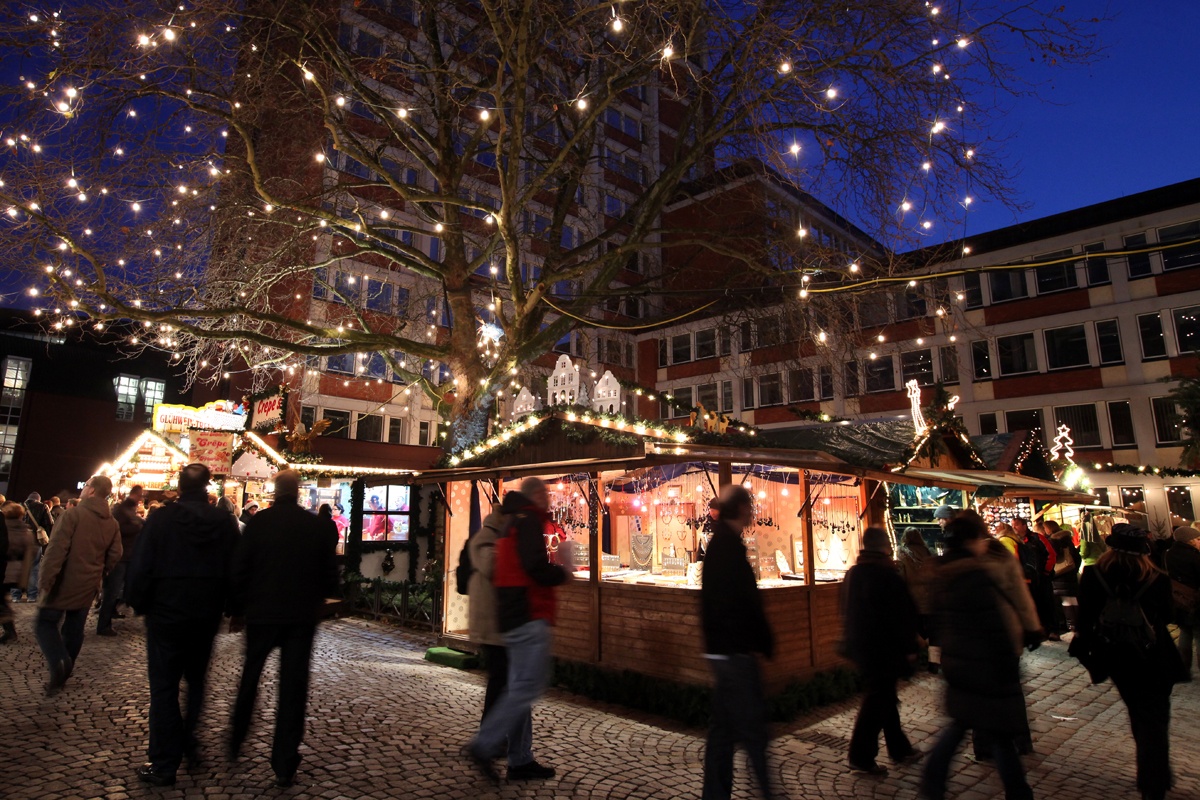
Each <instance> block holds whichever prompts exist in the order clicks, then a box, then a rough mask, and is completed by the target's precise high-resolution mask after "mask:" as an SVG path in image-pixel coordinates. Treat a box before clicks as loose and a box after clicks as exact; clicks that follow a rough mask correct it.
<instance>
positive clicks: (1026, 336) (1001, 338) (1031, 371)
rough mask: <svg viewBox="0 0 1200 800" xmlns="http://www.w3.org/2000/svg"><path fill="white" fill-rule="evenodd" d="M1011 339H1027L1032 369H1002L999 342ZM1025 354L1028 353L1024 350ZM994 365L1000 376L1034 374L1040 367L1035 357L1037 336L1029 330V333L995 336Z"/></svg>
mask: <svg viewBox="0 0 1200 800" xmlns="http://www.w3.org/2000/svg"><path fill="white" fill-rule="evenodd" d="M1013 339H1022V340H1026V339H1027V340H1028V342H1029V344H1030V346H1031V348H1032V351H1033V356H1032V362H1033V365H1032V369H1024V370H1019V371H1013V372H1008V371H1006V370H1005V369H1004V350H1003V349H1002V345H1001V342H1006V341H1011V340H1013ZM1011 352H1016V351H1015V350H1013V351H1011ZM1026 355H1028V352H1026ZM996 367H997V372H999V373H1000V377H1002V378H1008V377H1014V376H1017V375H1034V374H1036V373H1038V372H1039V371H1040V369H1039V367H1040V365H1039V364H1038V358H1037V337H1036V336H1034V335H1033V333H1031V332H1030V333H1014V334H1010V335H1009V336H997V337H996Z"/></svg>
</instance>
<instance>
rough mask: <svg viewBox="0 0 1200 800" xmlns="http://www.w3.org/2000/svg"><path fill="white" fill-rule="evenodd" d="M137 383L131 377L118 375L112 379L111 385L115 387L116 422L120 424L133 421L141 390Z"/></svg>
mask: <svg viewBox="0 0 1200 800" xmlns="http://www.w3.org/2000/svg"><path fill="white" fill-rule="evenodd" d="M138 383H139V381H138V379H137V378H135V377H134V376H133V375H118V376H117V377H115V378H113V385H114V386H116V387H117V420H118V421H120V422H132V421H133V417H134V414H135V413H136V411H137V401H138V394H139V389H140V388H141V387H140V386H139V385H138Z"/></svg>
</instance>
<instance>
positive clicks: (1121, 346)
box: [1095, 319, 1125, 367]
mask: <svg viewBox="0 0 1200 800" xmlns="http://www.w3.org/2000/svg"><path fill="white" fill-rule="evenodd" d="M1101 325H1104V326H1108V325H1112V326H1113V328H1114V330H1115V332H1116V338H1115V340H1114V341H1115V342H1116V345H1117V350H1118V352H1119V354H1120V355H1119V357H1118V358H1117V360H1116V361H1113V360H1111V359H1109V360H1105V356H1104V344H1103V343H1102V339H1106V338H1108V335H1107V334H1104V333H1101V331H1100V326H1101ZM1095 327H1096V358H1097V359H1098V360H1099V361H1100V366H1102V367H1109V366H1115V365H1117V364H1124V363H1125V343H1124V342H1122V341H1121V323H1120V321H1119V320H1115V319H1100V320H1096V323H1095Z"/></svg>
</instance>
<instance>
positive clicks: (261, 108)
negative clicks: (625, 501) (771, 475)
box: [0, 0, 1092, 447]
mask: <svg viewBox="0 0 1200 800" xmlns="http://www.w3.org/2000/svg"><path fill="white" fill-rule="evenodd" d="M958 6H960V7H961V6H965V7H964V8H961V9H960V8H954V9H951V8H945V9H943V8H939V6H938V5H937V4H936V3H929V2H917V1H916V0H838V1H837V2H833V1H832V0H817V1H816V2H807V3H797V2H773V1H772V0H765V1H764V2H757V3H718V2H700V1H699V0H663V1H656V2H620V3H615V4H610V3H600V4H589V3H563V2H542V1H540V0H529V2H524V3H518V2H507V1H504V2H501V1H499V0H355V2H353V3H337V2H330V1H329V0H246V1H245V2H229V0H194V2H183V3H174V2H163V3H161V4H160V3H155V2H134V3H133V4H130V3H126V2H121V3H118V2H114V1H113V0H81V2H78V3H72V4H69V6H67V7H65V8H64V9H63V10H61V11H57V12H46V11H40V10H38V8H37V6H35V5H30V6H27V7H22V8H18V7H16V6H11V5H10V8H9V12H8V15H7V17H6V18H4V19H3V22H2V23H0V48H2V52H3V53H4V57H5V61H6V63H7V64H8V65H10V66H14V65H18V64H19V65H20V66H18V67H16V68H17V70H18V71H19V72H21V73H22V75H21V82H20V85H19V86H15V87H13V86H6V87H3V111H2V116H0V118H2V119H3V120H4V138H5V140H6V144H7V146H6V148H5V149H4V151H3V156H0V172H2V178H3V186H2V187H0V203H2V204H3V205H2V206H0V213H2V212H5V211H6V212H7V214H6V215H5V216H3V217H2V218H3V219H4V220H5V222H6V223H7V225H6V228H7V230H6V231H5V236H6V240H5V244H6V245H7V246H6V247H5V248H4V252H5V258H6V262H7V263H6V267H7V268H8V269H9V270H10V271H13V272H20V273H23V274H24V275H25V276H26V277H25V284H26V287H27V290H28V291H29V292H30V293H36V294H38V295H40V297H41V298H42V300H41V301H40V305H39V308H40V309H41V310H42V311H43V313H45V314H46V315H47V318H48V320H49V324H51V325H54V326H69V325H88V326H95V327H98V328H102V327H103V326H105V325H107V324H111V323H112V321H118V320H119V321H127V322H129V321H131V322H132V323H133V324H135V325H137V326H140V330H141V334H140V335H131V336H130V337H129V342H130V346H135V347H139V346H142V347H144V346H150V347H156V348H160V349H162V350H163V351H164V352H167V353H170V354H171V355H170V356H169V357H170V358H173V359H174V360H176V361H177V362H178V363H180V364H181V365H183V367H184V368H185V369H186V370H188V374H189V376H190V377H191V378H192V379H193V380H216V379H219V378H220V376H222V375H224V374H226V373H228V372H230V371H234V370H238V371H242V370H250V371H252V372H253V373H254V374H256V375H258V376H260V378H259V380H260V381H261V382H265V381H266V380H268V379H269V380H278V377H279V375H280V373H279V372H278V370H283V374H284V375H285V376H287V375H288V374H293V373H295V372H296V371H297V370H298V369H303V368H304V365H305V363H306V360H307V362H308V363H310V364H311V363H316V364H319V363H320V362H319V361H316V362H313V359H322V358H327V357H329V356H338V355H340V354H349V353H375V354H379V355H378V356H375V358H379V357H382V358H384V359H385V360H386V361H388V362H389V363H390V365H391V367H392V369H393V370H395V371H396V373H397V374H399V375H402V376H405V377H407V379H408V380H409V381H410V382H411V383H414V384H417V383H419V384H420V385H421V386H422V388H423V390H424V391H425V392H426V393H428V394H429V395H430V396H431V397H433V398H435V400H436V401H437V402H439V403H446V404H447V407H448V408H449V409H450V411H449V414H450V416H451V419H452V421H453V422H454V423H455V425H454V426H452V429H451V430H452V434H451V441H452V445H451V446H452V447H459V446H462V445H464V444H466V443H469V442H470V441H472V440H473V439H476V438H478V437H479V436H480V435H481V434H482V433H483V428H482V424H483V421H484V420H485V419H486V415H487V409H488V408H489V407H490V406H491V404H492V403H493V402H494V400H495V393H496V391H498V390H500V389H501V388H502V387H504V386H505V385H506V384H507V383H508V382H509V381H510V380H511V379H512V377H511V376H513V375H519V374H520V371H521V370H522V368H523V367H524V366H525V365H527V364H528V363H529V362H530V361H531V360H532V359H534V358H536V357H537V356H538V355H540V354H542V353H544V352H546V351H547V350H549V349H550V348H551V347H552V346H553V344H554V343H555V342H556V341H557V340H559V339H560V338H561V337H562V336H563V334H564V333H566V332H568V331H569V330H570V329H572V328H573V327H575V326H578V325H581V324H586V322H587V321H589V320H604V321H607V322H608V323H610V324H618V325H619V324H627V325H630V326H633V325H640V324H648V323H649V322H652V321H653V320H654V318H655V314H659V315H664V316H665V315H667V313H668V310H667V306H664V305H663V303H662V302H661V301H660V300H658V299H656V298H655V296H654V292H655V291H657V290H660V289H662V288H663V287H665V286H666V285H667V282H668V281H669V279H670V276H671V275H672V271H673V270H678V269H686V265H685V264H682V263H679V262H678V260H676V261H675V262H673V260H672V248H692V249H693V250H694V249H695V248H701V249H704V250H706V251H709V252H711V253H714V254H718V255H720V256H721V257H723V258H726V259H728V260H729V263H730V265H731V269H729V270H727V272H726V274H727V275H731V276H733V278H732V280H734V281H736V280H746V279H745V278H744V275H745V274H746V273H745V271H744V268H753V269H756V270H758V274H760V275H764V276H767V277H761V278H754V279H753V280H756V281H762V282H767V283H770V284H771V285H779V286H784V287H791V288H794V285H795V284H796V283H797V282H798V281H799V280H800V278H799V277H798V276H799V272H798V271H797V270H796V269H795V268H796V267H797V266H798V265H800V264H801V263H802V262H803V258H801V257H798V256H797V257H796V259H795V261H794V263H792V264H791V266H790V267H789V266H788V265H787V263H786V262H788V254H792V255H796V254H797V253H798V252H800V251H799V248H801V247H803V246H804V244H805V243H804V240H803V239H801V238H799V237H798V236H797V235H796V234H797V231H796V229H795V226H794V225H792V226H785V227H786V229H785V230H782V231H777V232H775V233H771V232H770V231H769V230H768V229H767V228H763V229H762V230H755V231H747V230H738V231H722V230H720V229H713V228H712V227H709V226H706V227H705V229H703V230H697V229H687V227H686V226H679V225H675V224H673V223H672V222H671V215H669V214H665V213H664V211H665V209H668V208H669V207H672V206H671V204H675V203H678V202H679V201H680V199H681V197H685V196H686V195H687V191H688V187H689V186H690V185H692V182H694V181H698V180H700V181H702V180H703V179H704V178H705V176H711V175H713V174H714V171H715V170H717V169H718V168H720V167H722V166H724V165H729V164H734V163H737V162H741V161H743V160H746V159H752V160H754V161H756V162H760V163H763V164H765V165H767V166H768V167H769V168H770V169H772V170H773V171H774V173H775V174H776V175H777V176H780V177H781V179H783V180H786V181H791V182H794V183H795V184H796V185H797V186H799V187H800V188H802V189H804V190H805V191H808V192H811V193H813V194H815V195H817V196H821V197H823V198H825V199H826V200H827V201H828V202H831V203H833V204H834V205H836V206H838V207H840V208H842V209H854V210H855V211H856V213H857V216H858V218H859V219H860V220H866V221H867V222H865V223H864V225H866V226H867V227H868V228H869V232H870V233H872V234H874V235H876V236H880V237H885V238H886V239H887V240H889V241H894V240H895V237H896V236H897V235H898V234H900V233H903V232H904V231H908V232H913V231H914V230H915V231H916V233H920V229H919V226H918V227H916V228H914V222H913V220H915V219H922V218H923V219H926V220H928V219H931V218H933V217H935V216H940V218H941V219H942V220H945V219H948V218H949V216H950V215H952V213H953V212H954V211H955V210H956V209H957V210H959V211H961V208H960V207H959V206H960V204H961V203H962V202H963V193H964V191H968V189H967V187H968V186H969V187H970V188H969V191H972V192H975V193H991V194H993V195H997V196H1000V197H1003V196H1004V187H1005V171H1004V169H1003V165H1002V163H1001V162H1000V161H999V160H997V159H995V158H993V157H992V156H993V153H992V152H991V150H990V149H989V144H988V140H987V137H986V133H985V131H986V123H987V118H988V111H989V107H990V106H989V102H988V101H989V99H990V98H993V97H994V96H995V95H996V93H997V92H1003V91H1014V90H1021V89H1022V87H1021V86H1019V85H1016V84H1014V74H1015V73H1014V72H1013V71H1012V69H1013V66H1014V64H1016V63H1018V62H1024V61H1027V60H1028V59H1029V58H1030V57H1034V58H1040V59H1044V60H1046V61H1047V62H1056V63H1061V62H1064V61H1071V60H1077V59H1083V58H1086V57H1088V56H1089V55H1090V54H1091V52H1092V46H1091V42H1090V38H1089V36H1088V35H1086V34H1085V33H1084V32H1082V29H1081V28H1080V27H1078V26H1077V25H1076V23H1074V22H1071V21H1069V20H1066V19H1064V18H1062V17H1061V15H1060V13H1061V12H1059V11H1046V10H1043V9H1042V4H1036V3H1032V2H1031V3H1013V2H1008V0H996V2H993V3H988V2H968V3H965V4H958ZM627 112H631V113H627ZM968 122H969V123H970V124H969V125H968ZM922 164H924V165H925V168H924V169H922V168H921V165H922ZM902 201H903V202H904V203H905V204H907V205H910V206H915V209H916V211H919V212H921V213H922V214H923V216H921V217H916V216H913V215H907V216H906V215H905V214H903V213H901V212H900V211H898V208H899V206H900V203H901V202H902ZM793 222H794V221H793ZM771 235H773V236H776V238H777V239H778V241H779V243H781V244H780V247H781V248H782V250H780V249H779V248H776V247H775V246H774V245H763V244H762V242H763V240H764V236H771ZM730 236H733V237H734V238H732V239H731V238H729V237H730ZM752 240H753V241H757V242H758V243H759V244H758V245H756V246H750V247H748V246H745V245H746V242H747V241H752ZM768 251H769V252H768ZM635 257H644V263H645V264H646V265H647V268H646V269H643V270H642V271H641V275H640V276H638V277H635V276H633V275H632V274H631V273H629V272H628V271H627V267H628V266H629V265H630V259H631V258H635ZM781 262H783V266H784V267H785V268H784V269H783V270H782V271H780V270H779V269H778V267H779V266H780V264H781ZM826 267H827V268H828V267H829V265H828V264H827V265H826ZM838 268H841V269H844V268H845V265H840V266H839V267H838ZM368 273H369V274H370V275H373V276H376V277H375V278H367V280H366V282H367V284H368V285H367V286H366V287H364V286H363V285H362V281H360V282H359V283H353V282H352V281H353V278H354V276H355V275H356V274H357V275H366V274H368ZM379 275H383V276H385V278H384V279H381V278H379V277H378V276H379ZM389 281H390V283H389ZM631 284H634V285H637V291H638V292H640V293H642V294H643V295H645V296H646V298H647V300H648V302H647V304H646V305H647V310H648V316H649V317H650V319H649V320H647V321H643V322H636V321H633V320H629V319H626V318H624V317H622V316H621V314H620V313H619V312H620V310H621V309H620V306H619V305H618V302H617V301H620V299H621V298H622V297H624V296H626V295H627V294H629V292H630V289H629V288H628V287H629V285H631ZM674 285H678V283H677V282H676V284H674ZM372 286H375V287H377V289H378V292H377V294H374V295H373V294H371V288H372ZM384 286H390V287H391V288H389V289H388V290H387V297H386V298H381V297H380V296H379V295H380V294H381V293H382V292H383V287H384ZM694 288H695V292H694V294H693V295H686V293H677V295H675V296H673V297H674V299H673V301H672V304H671V305H670V308H669V314H670V316H678V315H679V314H680V313H684V314H686V312H687V311H688V310H694V309H697V308H701V307H704V306H705V304H706V303H709V302H711V301H712V299H713V296H712V295H711V294H709V292H711V291H712V290H714V289H718V290H719V289H720V288H722V287H721V286H714V285H706V286H704V287H694ZM789 290H790V289H789ZM314 296H316V297H318V298H321V299H325V300H327V301H329V302H325V303H313V302H312V298H313V297H314ZM614 298H615V301H614ZM481 330H482V331H485V332H486V334H487V335H481ZM431 361H434V362H441V363H446V364H448V365H449V366H450V369H451V371H452V374H453V376H454V380H453V382H452V383H447V384H444V385H437V382H436V381H430V380H424V379H422V374H421V373H422V369H421V367H422V365H427V364H429V363H430V362H431Z"/></svg>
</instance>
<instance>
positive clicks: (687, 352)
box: [671, 333, 692, 364]
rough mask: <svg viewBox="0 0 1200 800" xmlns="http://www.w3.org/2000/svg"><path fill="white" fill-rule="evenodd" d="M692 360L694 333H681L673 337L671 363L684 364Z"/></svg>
mask: <svg viewBox="0 0 1200 800" xmlns="http://www.w3.org/2000/svg"><path fill="white" fill-rule="evenodd" d="M691 360H692V335H691V334H690V333H681V334H679V335H677V336H672V337H671V363H672V364H683V363H685V362H688V361H691Z"/></svg>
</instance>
